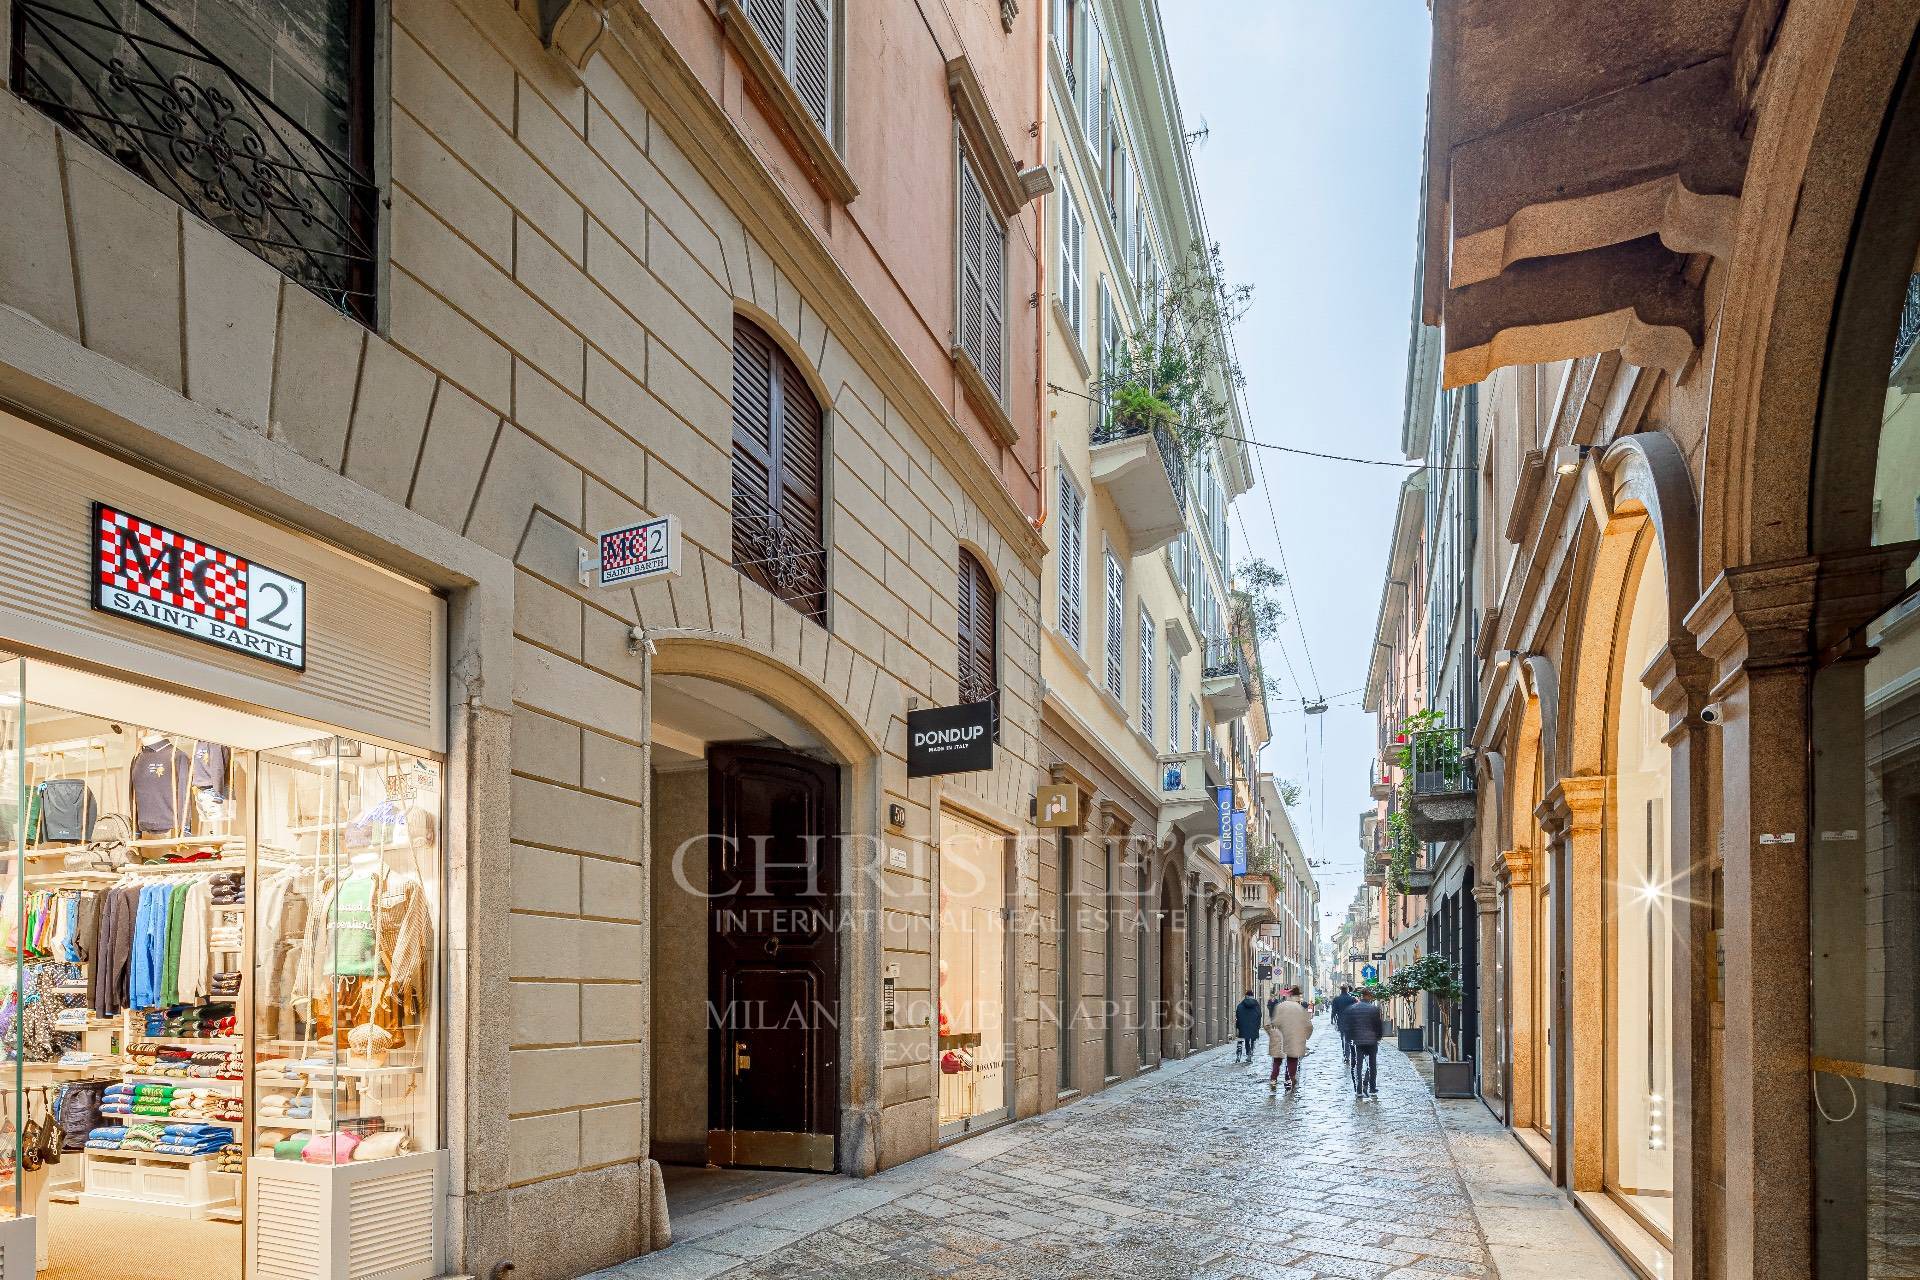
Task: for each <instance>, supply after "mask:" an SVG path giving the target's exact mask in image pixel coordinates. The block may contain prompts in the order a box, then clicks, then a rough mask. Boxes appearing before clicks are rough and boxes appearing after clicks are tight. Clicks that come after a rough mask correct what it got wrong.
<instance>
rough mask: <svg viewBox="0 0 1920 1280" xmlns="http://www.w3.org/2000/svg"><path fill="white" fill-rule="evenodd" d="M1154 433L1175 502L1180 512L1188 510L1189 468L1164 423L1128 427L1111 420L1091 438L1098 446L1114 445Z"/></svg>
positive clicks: (1155, 443)
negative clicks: (1152, 425) (1147, 433)
mask: <svg viewBox="0 0 1920 1280" xmlns="http://www.w3.org/2000/svg"><path fill="white" fill-rule="evenodd" d="M1149 430H1151V431H1152V432H1153V443H1154V445H1155V446H1156V447H1157V448H1158V449H1159V452H1160V465H1161V466H1163V467H1165V468H1166V470H1167V481H1168V483H1170V484H1171V485H1173V500H1174V501H1175V502H1177V503H1179V504H1180V510H1182V511H1185V510H1186V509H1187V474H1186V473H1187V468H1186V463H1185V462H1184V461H1183V460H1182V457H1181V453H1180V446H1179V444H1178V443H1176V442H1175V441H1174V438H1173V432H1172V431H1171V430H1169V429H1168V428H1167V426H1166V425H1165V424H1164V423H1162V424H1159V425H1157V426H1154V427H1151V428H1148V427H1140V426H1128V425H1124V424H1122V423H1119V422H1115V421H1113V420H1111V419H1109V420H1108V421H1106V422H1103V423H1101V424H1100V425H1098V426H1096V427H1095V428H1094V429H1093V435H1092V437H1091V439H1092V442H1093V443H1094V444H1096V445H1101V444H1112V443H1113V442H1114V441H1116V440H1131V439H1133V437H1135V436H1138V435H1144V434H1145V433H1146V432H1147V431H1149ZM1149 474H1151V473H1149Z"/></svg>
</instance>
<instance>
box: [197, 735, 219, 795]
mask: <svg viewBox="0 0 1920 1280" xmlns="http://www.w3.org/2000/svg"><path fill="white" fill-rule="evenodd" d="M193 785H194V786H195V787H196V788H198V789H199V790H201V791H204V792H206V793H207V794H208V795H210V796H212V797H213V798H214V799H215V800H225V799H226V798H227V749H226V748H225V747H223V746H221V745H220V744H219V743H217V742H196V743H194V744H193Z"/></svg>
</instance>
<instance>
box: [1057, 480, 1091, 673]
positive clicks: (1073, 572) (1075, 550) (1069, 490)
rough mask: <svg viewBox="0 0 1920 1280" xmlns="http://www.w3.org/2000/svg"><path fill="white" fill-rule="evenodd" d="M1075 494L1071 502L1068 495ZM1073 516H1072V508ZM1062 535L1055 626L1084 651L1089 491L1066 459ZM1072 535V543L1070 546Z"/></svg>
mask: <svg viewBox="0 0 1920 1280" xmlns="http://www.w3.org/2000/svg"><path fill="white" fill-rule="evenodd" d="M1069 495H1071V496H1072V502H1071V504H1069V502H1068V496H1069ZM1069 506H1071V508H1072V513H1073V514H1072V519H1071V520H1069V519H1068V508H1069ZM1056 525H1057V527H1058V528H1059V530H1060V537H1059V538H1058V539H1057V540H1056V542H1055V545H1054V556H1055V558H1056V559H1058V560H1059V562H1060V563H1059V572H1058V573H1057V574H1056V575H1055V583H1056V586H1057V590H1058V593H1057V595H1056V596H1055V600H1054V630H1055V631H1057V632H1059V633H1060V635H1061V637H1062V638H1063V639H1065V640H1067V641H1068V643H1069V644H1070V645H1071V646H1072V648H1073V651H1074V652H1075V653H1079V654H1084V653H1085V652H1086V645H1087V495H1086V491H1085V490H1083V489H1082V488H1081V487H1080V485H1079V483H1078V482H1077V481H1076V480H1075V479H1074V478H1073V472H1072V471H1070V470H1068V469H1067V467H1066V465H1065V464H1064V463H1062V464H1061V466H1060V510H1059V513H1058V515H1057V516H1056ZM1069 539H1071V541H1072V544H1073V545H1072V547H1071V548H1069V547H1068V546H1067V542H1068V540H1069ZM1069 587H1071V603H1072V605H1073V613H1072V624H1071V627H1069V625H1068V615H1067V605H1068V603H1069Z"/></svg>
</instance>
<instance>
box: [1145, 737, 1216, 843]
mask: <svg viewBox="0 0 1920 1280" xmlns="http://www.w3.org/2000/svg"><path fill="white" fill-rule="evenodd" d="M1207 764H1208V755H1207V753H1206V752H1204V751H1181V752H1176V753H1173V754H1170V755H1163V756H1161V757H1160V822H1159V839H1160V840H1162V841H1165V840H1166V839H1167V837H1168V836H1170V835H1173V834H1175V833H1178V834H1180V835H1181V836H1189V837H1190V836H1211V835H1217V834H1219V826H1220V820H1219V818H1218V816H1217V815H1216V812H1215V809H1214V803H1213V787H1212V786H1211V785H1210V784H1209V782H1208V779H1207Z"/></svg>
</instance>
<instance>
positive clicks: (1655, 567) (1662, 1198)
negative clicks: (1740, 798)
mask: <svg viewBox="0 0 1920 1280" xmlns="http://www.w3.org/2000/svg"><path fill="white" fill-rule="evenodd" d="M1647 538H1648V540H1650V539H1651V530H1649V531H1648V534H1647ZM1642 556H1643V559H1644V560H1645V564H1644V567H1643V568H1642V569H1641V571H1640V575H1639V582H1638V585H1637V587H1636V588H1635V591H1634V596H1633V611H1632V613H1631V615H1630V616H1629V621H1628V625H1627V638H1626V643H1625V646H1624V649H1623V654H1622V659H1621V662H1620V666H1619V670H1618V672H1617V677H1616V683H1615V687H1614V691H1613V696H1614V707H1615V709H1616V720H1615V724H1614V731H1615V738H1614V742H1615V751H1616V753H1617V754H1616V757H1615V761H1614V777H1615V788H1616V790H1615V810H1614V821H1613V824H1612V827H1611V837H1612V838H1611V841H1610V844H1609V848H1608V850H1607V858H1608V868H1607V884H1606V892H1607V896H1608V898H1609V900H1610V901H1609V910H1608V920H1609V922H1610V923H1609V928H1610V931H1611V934H1612V936H1611V938H1610V939H1609V945H1608V948H1607V949H1608V952H1609V955H1610V957H1611V964H1610V968H1611V974H1610V977H1611V980H1612V985H1613V989H1612V992H1611V996H1612V998H1611V999H1610V1000H1609V1001H1608V1006H1609V1010H1610V1012H1609V1019H1610V1022H1609V1026H1608V1029H1607V1035H1608V1051H1607V1068H1608V1069H1607V1077H1606V1097H1607V1137H1608V1150H1607V1162H1606V1187H1607V1190H1608V1191H1610V1192H1611V1193H1613V1195H1614V1197H1615V1198H1616V1199H1618V1200H1620V1201H1621V1202H1622V1203H1623V1204H1625V1205H1626V1206H1627V1208H1628V1209H1629V1210H1630V1211H1631V1212H1633V1213H1634V1215H1635V1216H1636V1217H1638V1218H1639V1219H1640V1220H1641V1222H1642V1224H1643V1225H1645V1226H1647V1227H1650V1228H1651V1229H1653V1230H1654V1231H1655V1232H1657V1233H1658V1234H1659V1235H1660V1236H1661V1238H1662V1239H1663V1240H1671V1238H1672V1233H1673V1150H1672V1146H1671V1143H1670V1140H1669V1139H1670V1118H1669V1115H1670V1102H1669V1100H1670V1098H1671V1097H1672V1092H1673V1090H1672V1086H1671V1081H1672V1074H1673V959H1672V949H1671V947H1670V946H1669V944H1668V929H1669V924H1668V915H1669V907H1668V890H1669V887H1670V885H1671V884H1672V882H1673V871H1672V867H1671V865H1670V862H1669V858H1668V820H1667V806H1668V804H1669V802H1670V799H1671V796H1672V785H1673V784H1672V774H1673V768H1672V752H1671V750H1670V749H1669V748H1668V746H1667V744H1666V742H1665V741H1664V740H1663V738H1662V733H1663V730H1664V729H1665V727H1666V716H1665V714H1664V713H1663V712H1661V711H1660V710H1659V709H1658V708H1656V707H1655V706H1654V705H1653V695H1652V693H1651V692H1650V691H1649V690H1648V688H1647V686H1646V685H1645V684H1644V683H1642V682H1641V679H1640V676H1641V673H1642V672H1644V671H1645V670H1646V669H1647V667H1648V665H1649V664H1650V663H1651V662H1652V661H1653V659H1654V657H1655V655H1656V654H1658V653H1659V652H1660V651H1661V649H1662V648H1663V647H1664V645H1665V643H1666V632H1667V583H1666V576H1665V574H1664V573H1663V572H1662V570H1661V564H1660V559H1659V555H1658V553H1657V552H1656V551H1654V550H1652V549H1651V548H1649V547H1643V548H1642Z"/></svg>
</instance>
